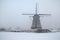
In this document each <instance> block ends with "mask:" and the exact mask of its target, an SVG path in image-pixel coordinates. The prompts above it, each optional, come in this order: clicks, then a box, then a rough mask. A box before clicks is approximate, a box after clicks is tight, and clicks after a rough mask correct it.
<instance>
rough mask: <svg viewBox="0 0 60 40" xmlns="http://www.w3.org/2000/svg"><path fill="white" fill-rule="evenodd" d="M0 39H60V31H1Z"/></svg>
mask: <svg viewBox="0 0 60 40" xmlns="http://www.w3.org/2000/svg"><path fill="white" fill-rule="evenodd" d="M0 40H60V32H56V33H26V32H0Z"/></svg>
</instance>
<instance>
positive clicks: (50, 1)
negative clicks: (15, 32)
mask: <svg viewBox="0 0 60 40" xmlns="http://www.w3.org/2000/svg"><path fill="white" fill-rule="evenodd" d="M36 2H37V3H38V13H41V14H45V13H46V14H51V16H44V17H41V25H42V27H43V28H55V27H56V28H59V27H60V0H0V27H22V28H30V27H31V23H32V17H29V15H27V16H24V15H22V14H23V13H26V14H32V13H33V14H34V13H35V6H36V5H35V4H36Z"/></svg>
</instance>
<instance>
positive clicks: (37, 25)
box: [23, 3, 50, 32]
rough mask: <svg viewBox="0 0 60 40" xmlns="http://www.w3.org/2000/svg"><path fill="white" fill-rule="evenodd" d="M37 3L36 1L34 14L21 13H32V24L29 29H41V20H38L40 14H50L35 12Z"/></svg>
mask: <svg viewBox="0 0 60 40" xmlns="http://www.w3.org/2000/svg"><path fill="white" fill-rule="evenodd" d="M37 11H38V10H37V3H36V10H35V14H23V15H33V21H32V26H31V29H37V30H38V31H40V32H41V31H42V30H43V29H42V26H41V22H40V15H50V14H38V12H37Z"/></svg>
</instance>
